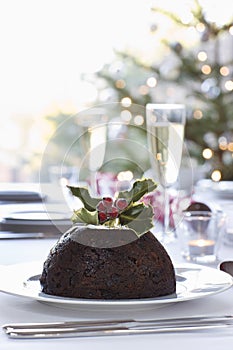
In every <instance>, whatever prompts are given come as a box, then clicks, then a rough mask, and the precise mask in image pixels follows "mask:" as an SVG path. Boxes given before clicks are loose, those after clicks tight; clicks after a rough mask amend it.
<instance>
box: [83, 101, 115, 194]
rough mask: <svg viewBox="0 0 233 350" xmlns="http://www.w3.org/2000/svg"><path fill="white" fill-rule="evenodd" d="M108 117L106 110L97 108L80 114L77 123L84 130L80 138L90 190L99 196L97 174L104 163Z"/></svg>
mask: <svg viewBox="0 0 233 350" xmlns="http://www.w3.org/2000/svg"><path fill="white" fill-rule="evenodd" d="M108 121H109V120H108V117H107V114H106V111H105V109H104V108H101V107H99V108H98V107H96V108H91V109H88V110H85V111H83V112H80V113H79V114H78V116H77V118H76V122H77V124H78V125H79V127H80V128H81V129H82V135H81V137H80V140H81V145H82V148H83V152H84V154H85V158H86V161H87V163H88V169H89V173H90V190H91V192H92V194H93V195H97V192H98V191H97V183H96V173H97V171H98V170H99V169H100V167H101V166H102V164H103V162H104V156H105V151H106V142H107V128H108Z"/></svg>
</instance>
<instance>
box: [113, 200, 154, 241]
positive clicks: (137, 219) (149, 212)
mask: <svg viewBox="0 0 233 350" xmlns="http://www.w3.org/2000/svg"><path fill="white" fill-rule="evenodd" d="M152 218H153V208H152V207H151V206H150V205H149V206H145V204H144V203H139V204H135V205H133V206H131V207H130V208H129V209H127V210H126V211H124V212H123V213H121V214H120V216H119V221H120V224H121V225H122V226H127V227H129V228H131V229H132V230H134V231H135V233H136V234H137V236H138V237H140V236H141V235H143V234H144V233H146V232H148V231H149V230H150V229H151V228H152V227H153V221H152Z"/></svg>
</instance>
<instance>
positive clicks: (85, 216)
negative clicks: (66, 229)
mask: <svg viewBox="0 0 233 350" xmlns="http://www.w3.org/2000/svg"><path fill="white" fill-rule="evenodd" d="M71 220H72V221H73V223H74V224H81V223H88V224H90V225H98V224H99V220H98V213H97V211H89V210H87V209H86V208H81V209H79V210H74V213H73V216H72V218H71Z"/></svg>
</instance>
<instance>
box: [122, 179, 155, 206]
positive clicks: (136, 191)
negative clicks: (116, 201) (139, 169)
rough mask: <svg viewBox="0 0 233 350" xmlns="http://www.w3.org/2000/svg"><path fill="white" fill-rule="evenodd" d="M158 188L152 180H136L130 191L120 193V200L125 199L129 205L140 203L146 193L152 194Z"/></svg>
mask: <svg viewBox="0 0 233 350" xmlns="http://www.w3.org/2000/svg"><path fill="white" fill-rule="evenodd" d="M156 187H157V183H156V182H154V181H153V180H152V179H142V180H136V181H135V182H134V184H133V187H132V189H131V190H129V191H123V192H120V193H119V195H118V198H125V199H126V200H127V201H128V203H135V202H137V201H139V199H141V198H142V197H143V196H144V195H145V194H146V193H149V192H152V191H153V190H154V189H155V188H156Z"/></svg>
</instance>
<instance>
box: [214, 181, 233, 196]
mask: <svg viewBox="0 0 233 350" xmlns="http://www.w3.org/2000/svg"><path fill="white" fill-rule="evenodd" d="M213 190H214V193H215V194H216V195H217V196H218V197H221V198H227V199H231V198H233V181H220V182H218V183H215V184H214V185H213Z"/></svg>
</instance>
